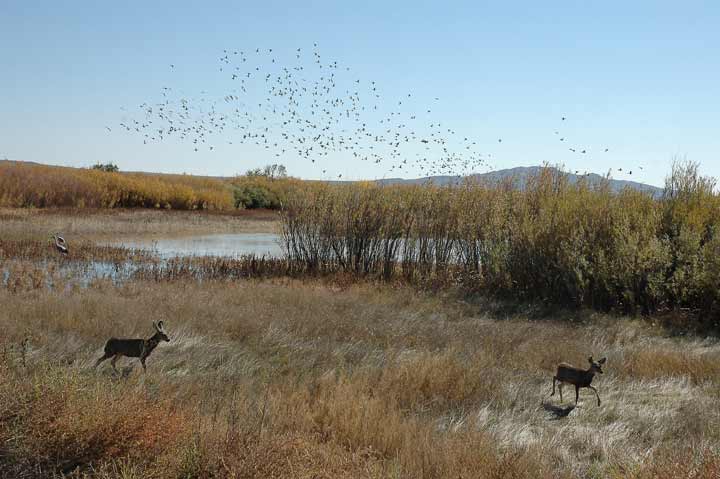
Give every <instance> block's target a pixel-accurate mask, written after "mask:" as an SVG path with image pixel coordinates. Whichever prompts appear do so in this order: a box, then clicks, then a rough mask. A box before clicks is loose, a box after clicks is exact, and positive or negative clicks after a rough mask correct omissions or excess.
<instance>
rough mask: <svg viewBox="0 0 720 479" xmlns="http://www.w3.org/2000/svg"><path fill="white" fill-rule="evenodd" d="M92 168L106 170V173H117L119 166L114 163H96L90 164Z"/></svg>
mask: <svg viewBox="0 0 720 479" xmlns="http://www.w3.org/2000/svg"><path fill="white" fill-rule="evenodd" d="M92 169H93V170H100V171H106V172H108V173H117V172H118V171H120V168H118V166H117V165H116V164H114V163H105V164H103V163H96V164H94V165H93V166H92Z"/></svg>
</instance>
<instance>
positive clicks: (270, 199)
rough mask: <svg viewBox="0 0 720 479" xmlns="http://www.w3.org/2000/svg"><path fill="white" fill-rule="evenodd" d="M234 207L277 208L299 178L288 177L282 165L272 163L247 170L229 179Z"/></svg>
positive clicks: (298, 182)
mask: <svg viewBox="0 0 720 479" xmlns="http://www.w3.org/2000/svg"><path fill="white" fill-rule="evenodd" d="M231 183H232V185H233V198H234V201H235V207H236V208H242V209H257V208H265V209H270V210H279V209H280V208H281V207H282V205H283V202H284V201H286V200H287V195H288V193H289V191H290V188H291V187H292V186H297V185H299V184H300V181H299V180H295V179H293V178H290V177H288V175H287V169H286V168H285V166H283V165H279V164H273V165H267V166H265V167H264V168H255V169H252V170H248V171H247V172H246V173H245V175H244V176H237V177H235V178H234V179H233V180H231Z"/></svg>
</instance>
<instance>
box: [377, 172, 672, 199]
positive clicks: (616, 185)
mask: <svg viewBox="0 0 720 479" xmlns="http://www.w3.org/2000/svg"><path fill="white" fill-rule="evenodd" d="M542 168H543V167H541V166H520V167H517V168H510V169H506V170H498V171H491V172H489V173H478V174H474V175H470V176H469V177H468V178H473V179H476V180H478V181H487V182H491V183H492V182H497V181H502V180H506V179H508V178H512V179H514V181H515V184H516V186H517V187H518V188H520V189H522V188H524V187H525V184H526V183H527V179H528V178H530V177H533V176H537V175H538V174H539V173H540V171H541V170H542ZM567 175H568V179H569V181H570V183H572V184H574V183H577V182H578V181H579V180H580V179H581V178H583V176H582V175H575V174H573V173H567ZM584 178H585V179H586V181H588V182H589V183H590V184H591V185H597V184H600V183H601V182H602V181H604V177H602V176H600V175H598V174H596V173H590V174H588V175H587V176H585V177H584ZM462 180H463V178H460V179H458V177H457V176H428V177H425V178H415V179H410V180H406V179H403V178H386V179H383V180H377V183H380V184H384V185H415V184H422V183H427V182H430V181H431V182H432V183H434V184H436V185H442V186H444V185H449V184H456V183H458V182H459V181H462ZM610 188H611V189H612V190H613V191H615V192H618V191H622V190H623V189H625V188H631V189H634V190H638V191H644V192H647V193H650V194H652V195H653V196H659V195H661V194H662V192H663V189H662V188H658V187H657V186H652V185H648V184H645V183H638V182H636V181H626V180H613V179H611V180H610Z"/></svg>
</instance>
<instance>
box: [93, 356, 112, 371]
mask: <svg viewBox="0 0 720 479" xmlns="http://www.w3.org/2000/svg"><path fill="white" fill-rule="evenodd" d="M110 356H112V354H108V353H105V354H103V356H102V357H101V358H98V360H97V361H95V366H94V367H96V368H97V367H98V366H99V365H100V363H101V362H103V361H105V360H106V359H108V358H109V357H110Z"/></svg>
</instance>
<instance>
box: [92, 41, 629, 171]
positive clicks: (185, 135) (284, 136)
mask: <svg viewBox="0 0 720 479" xmlns="http://www.w3.org/2000/svg"><path fill="white" fill-rule="evenodd" d="M283 57H284V58H286V59H287V58H288V52H284V53H283V54H282V55H280V54H278V52H275V51H273V49H271V48H268V49H260V48H255V49H253V50H224V51H223V53H222V55H220V56H219V57H218V65H217V68H218V72H219V74H220V75H221V78H223V79H224V80H226V81H227V82H228V84H229V85H230V87H229V89H228V91H226V92H225V93H223V94H222V95H219V96H216V97H210V96H208V94H207V92H206V91H202V92H200V96H195V97H189V96H187V95H185V94H183V93H182V92H180V91H178V90H176V89H174V88H172V87H169V86H165V87H163V88H162V91H161V98H160V99H159V101H154V102H145V103H142V104H141V105H140V106H139V109H140V113H139V115H140V116H139V117H137V118H128V117H125V118H124V119H123V121H122V122H121V123H120V126H121V127H122V128H123V129H125V130H127V131H128V132H131V133H136V134H140V135H142V138H143V141H144V142H145V143H149V142H160V141H164V140H167V139H170V138H178V139H179V140H182V141H185V142H189V143H190V145H191V147H192V148H193V150H194V151H201V150H210V151H212V150H214V149H215V148H216V147H217V146H218V145H219V143H225V142H226V143H227V144H245V145H251V146H253V147H254V148H258V149H261V150H268V151H269V152H270V153H271V154H273V155H274V157H276V158H280V159H281V158H283V157H285V156H286V155H292V156H294V157H300V158H303V159H306V160H307V161H309V162H310V163H311V164H315V165H316V166H318V167H319V168H321V169H322V172H323V173H326V171H327V169H326V168H327V161H333V162H337V161H344V162H345V161H347V160H359V161H363V162H371V163H373V164H376V165H380V166H381V167H383V168H386V169H387V171H389V172H397V173H403V172H405V173H407V172H411V171H412V172H419V173H421V174H423V175H427V176H431V175H459V176H461V175H465V174H469V173H472V172H477V171H479V170H480V168H481V167H487V166H488V165H489V161H491V159H492V154H491V153H483V152H482V151H481V150H482V149H481V147H480V142H479V141H478V140H476V139H472V138H469V137H467V136H465V135H462V134H460V133H458V132H457V131H456V130H455V129H454V128H452V127H451V126H449V125H446V124H445V122H442V121H440V120H438V119H437V118H435V117H434V116H433V106H432V105H431V106H427V105H425V104H423V102H422V101H421V100H419V99H417V98H415V97H414V96H413V94H412V92H408V93H405V94H402V95H401V96H400V97H395V98H392V99H391V98H389V97H386V96H385V95H384V94H383V93H382V91H381V87H380V85H379V84H378V83H377V82H375V81H372V80H363V79H361V78H358V76H357V75H355V74H353V73H352V72H351V69H350V68H349V67H346V66H342V65H340V64H339V63H338V62H337V61H334V60H332V61H331V60H325V59H324V58H323V57H322V56H321V55H320V52H319V50H318V46H317V44H314V45H313V47H312V48H310V49H309V50H308V51H306V50H305V49H303V48H297V49H295V50H292V55H291V56H290V57H291V59H290V60H289V61H287V60H286V61H281V58H283ZM170 69H171V70H173V71H174V70H176V66H175V64H171V65H170ZM439 101H440V99H439V98H438V97H434V99H433V100H432V103H433V104H435V103H437V102H439ZM566 120H567V118H566V117H562V119H561V122H565V121H566ZM106 128H108V130H110V128H109V127H106ZM555 135H556V136H557V138H558V140H559V141H560V142H566V143H568V142H567V139H566V138H565V137H564V136H563V135H562V134H561V131H560V130H559V129H558V130H556V131H555ZM492 142H493V143H494V142H495V140H493V141H492ZM502 143H503V139H502V138H498V139H497V144H496V145H495V146H496V147H497V146H498V144H502ZM484 146H485V148H484V149H485V150H487V149H488V147H489V145H487V142H486V144H485V145H484ZM569 150H570V151H571V152H573V153H576V154H577V155H586V154H588V152H589V148H587V147H584V148H581V147H569ZM608 151H609V149H608V148H604V152H605V153H607V152H608ZM350 168H352V166H351V167H350ZM619 171H622V170H619ZM630 174H632V172H630ZM338 178H342V174H339V175H338Z"/></svg>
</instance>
